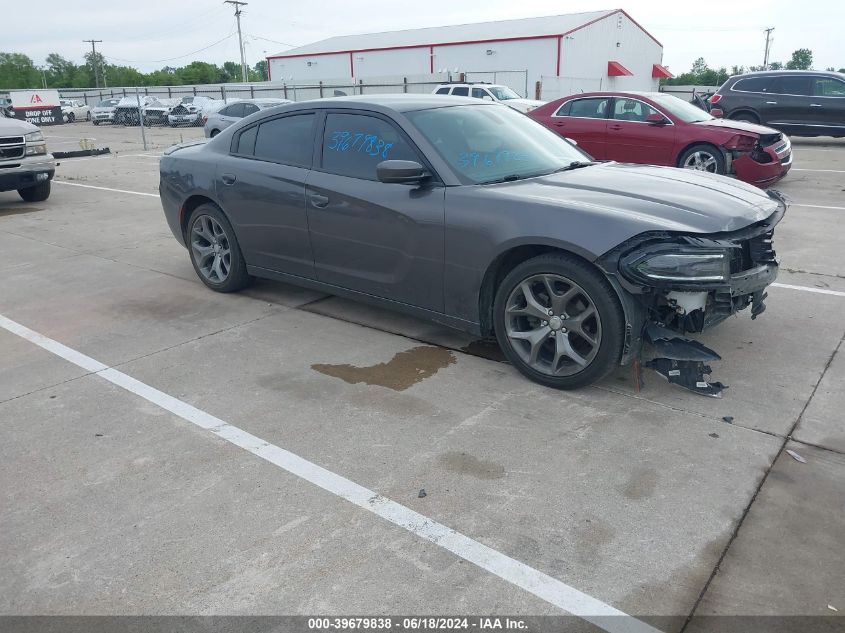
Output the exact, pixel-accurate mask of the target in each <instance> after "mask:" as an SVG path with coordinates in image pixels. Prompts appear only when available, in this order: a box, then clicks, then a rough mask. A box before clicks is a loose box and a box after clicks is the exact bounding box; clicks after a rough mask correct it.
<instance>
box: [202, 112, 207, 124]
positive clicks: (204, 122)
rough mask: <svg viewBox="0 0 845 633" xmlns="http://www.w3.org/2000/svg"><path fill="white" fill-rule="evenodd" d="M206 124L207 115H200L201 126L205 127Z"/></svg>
mask: <svg viewBox="0 0 845 633" xmlns="http://www.w3.org/2000/svg"><path fill="white" fill-rule="evenodd" d="M206 123H208V115H207V114H203V115H202V124H203V125H205V124H206Z"/></svg>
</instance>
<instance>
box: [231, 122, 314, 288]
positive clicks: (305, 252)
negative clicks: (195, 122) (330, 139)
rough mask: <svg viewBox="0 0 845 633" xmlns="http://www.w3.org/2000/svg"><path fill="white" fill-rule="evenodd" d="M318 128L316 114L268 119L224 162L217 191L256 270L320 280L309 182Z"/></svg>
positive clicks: (241, 133)
mask: <svg viewBox="0 0 845 633" xmlns="http://www.w3.org/2000/svg"><path fill="white" fill-rule="evenodd" d="M316 125H317V115H316V113H315V112H313V111H310V112H301V111H300V112H294V113H291V114H288V115H283V116H278V117H273V118H267V119H262V120H261V121H258V122H256V123H255V124H253V125H251V126H248V127H246V128H243V129H241V130H238V131H237V132H236V133H235V134H234V135H233V137H232V145H231V148H230V152H229V153H228V154H225V155H222V156H221V158H220V161H219V163H218V166H217V179H216V183H215V191H216V192H217V197H218V200H219V201H220V203H221V205H222V207H223V210H224V211H225V212H226V214H227V215H228V217H229V219H230V221H231V222H232V226H233V227H234V229H235V234H236V235H237V237H238V242H239V243H240V245H241V249H242V251H243V253H244V259H245V260H246V263H247V264H248V265H250V266H258V267H261V268H266V269H268V270H274V271H279V272H284V273H289V274H292V275H298V276H301V277H308V278H313V277H314V255H313V251H312V249H311V240H310V236H309V234H308V219H307V215H306V208H305V181H306V179H307V178H308V174H309V172H310V170H311V163H312V155H313V151H314V134H315V130H316Z"/></svg>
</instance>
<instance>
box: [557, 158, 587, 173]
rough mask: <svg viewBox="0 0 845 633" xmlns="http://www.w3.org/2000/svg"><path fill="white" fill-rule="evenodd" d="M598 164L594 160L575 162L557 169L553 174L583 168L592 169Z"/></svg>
mask: <svg viewBox="0 0 845 633" xmlns="http://www.w3.org/2000/svg"><path fill="white" fill-rule="evenodd" d="M595 164H596V162H595V161H592V160H574V161H572V162H571V163H569V164H568V165H564V166H563V167H559V168H558V169H555V170H554V171H553V172H551V173H553V174H557V173H559V172H562V171H572V170H573V169H580V168H581V167H590V166H591V165H595Z"/></svg>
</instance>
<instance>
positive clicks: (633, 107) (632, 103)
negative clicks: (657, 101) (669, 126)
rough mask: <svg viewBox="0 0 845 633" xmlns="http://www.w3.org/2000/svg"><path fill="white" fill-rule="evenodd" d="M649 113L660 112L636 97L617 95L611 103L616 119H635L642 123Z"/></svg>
mask: <svg viewBox="0 0 845 633" xmlns="http://www.w3.org/2000/svg"><path fill="white" fill-rule="evenodd" d="M650 114H660V113H659V112H658V111H657V110H655V109H654V108H652V107H651V106H649V105H647V104H645V103H643V102H642V101H637V100H636V99H623V98H621V97H617V98H616V101H615V102H614V105H613V118H614V119H616V120H617V121H636V122H639V123H642V122H644V121H645V120H646V119H647V118H648V116H649V115H650ZM661 116H663V115H661Z"/></svg>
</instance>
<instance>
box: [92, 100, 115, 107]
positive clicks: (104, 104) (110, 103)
mask: <svg viewBox="0 0 845 633" xmlns="http://www.w3.org/2000/svg"><path fill="white" fill-rule="evenodd" d="M118 101H120V99H106V100H104V101H100V103H98V104H97V107H98V108H109V107H111V106H113V105H117V102H118Z"/></svg>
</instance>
